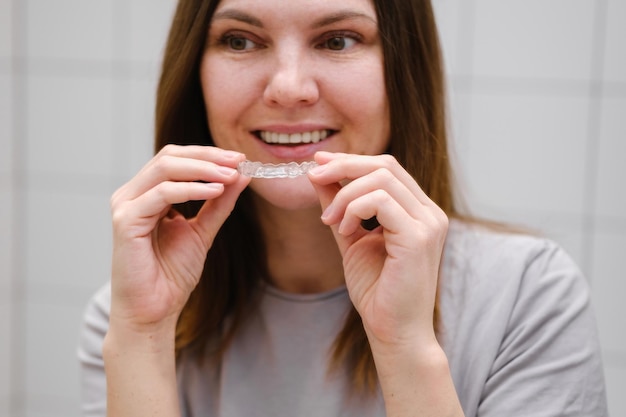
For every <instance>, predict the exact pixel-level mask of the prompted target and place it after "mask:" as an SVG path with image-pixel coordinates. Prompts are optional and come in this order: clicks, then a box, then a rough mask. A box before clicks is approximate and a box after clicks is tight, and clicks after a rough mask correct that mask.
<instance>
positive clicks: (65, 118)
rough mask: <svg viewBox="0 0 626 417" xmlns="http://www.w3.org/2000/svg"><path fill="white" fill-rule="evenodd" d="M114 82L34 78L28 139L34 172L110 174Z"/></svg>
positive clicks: (86, 78)
mask: <svg viewBox="0 0 626 417" xmlns="http://www.w3.org/2000/svg"><path fill="white" fill-rule="evenodd" d="M111 87H112V81H111V80H106V79H97V78H96V79H93V78H89V77H88V76H74V77H71V78H69V77H58V76H39V75H37V76H35V75H33V76H30V77H29V79H28V95H27V100H28V113H27V117H28V120H29V124H28V132H27V138H26V144H27V155H26V156H27V158H28V168H29V170H31V171H32V172H42V173H59V174H81V175H84V174H86V175H103V176H109V175H111V166H112V157H113V155H112V152H113V149H112V148H113V146H112V138H113V135H112V129H113V118H112V114H111V113H112V111H113V102H112V96H111Z"/></svg>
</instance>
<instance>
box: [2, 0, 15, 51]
mask: <svg viewBox="0 0 626 417" xmlns="http://www.w3.org/2000/svg"><path fill="white" fill-rule="evenodd" d="M12 3H13V2H12V0H0V10H1V11H2V12H1V13H0V59H2V58H6V57H10V56H11V51H12V48H11V42H12V41H13V36H12V31H13V25H12V21H13V20H12V19H11V17H12V14H13V4H12Z"/></svg>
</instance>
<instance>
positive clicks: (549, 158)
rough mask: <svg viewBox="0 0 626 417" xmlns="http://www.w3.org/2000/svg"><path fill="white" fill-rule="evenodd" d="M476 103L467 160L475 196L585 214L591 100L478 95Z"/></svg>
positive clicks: (486, 200) (487, 201)
mask: <svg viewBox="0 0 626 417" xmlns="http://www.w3.org/2000/svg"><path fill="white" fill-rule="evenodd" d="M471 106H472V107H471V110H470V111H471V127H470V129H469V132H468V134H469V143H470V145H469V146H470V148H469V152H468V153H467V154H466V155H465V158H466V163H467V169H468V171H467V175H468V181H469V186H470V192H471V195H472V196H473V197H472V200H476V201H480V202H481V203H483V204H488V205H491V206H495V207H499V208H503V209H511V210H537V209H538V210H541V211H548V212H565V213H573V214H582V210H583V207H582V203H583V195H582V193H583V191H584V190H583V188H582V186H581V185H582V184H583V183H584V180H583V178H584V175H585V171H584V165H585V150H586V146H585V145H586V139H587V137H586V133H587V123H586V121H587V117H586V115H587V100H585V99H583V98H572V97H551V96H520V95H515V94H501V95H486V94H480V93H476V94H474V96H473V100H472V102H471ZM564 155H567V158H564V157H563V156H564Z"/></svg>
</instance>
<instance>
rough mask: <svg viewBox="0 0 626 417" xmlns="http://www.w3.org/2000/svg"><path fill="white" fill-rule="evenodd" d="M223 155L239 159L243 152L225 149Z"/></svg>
mask: <svg viewBox="0 0 626 417" xmlns="http://www.w3.org/2000/svg"><path fill="white" fill-rule="evenodd" d="M222 155H223V156H224V157H225V158H227V159H239V158H240V157H241V152H235V151H229V150H225V151H224V152H223V154H222Z"/></svg>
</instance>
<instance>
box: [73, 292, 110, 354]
mask: <svg viewBox="0 0 626 417" xmlns="http://www.w3.org/2000/svg"><path fill="white" fill-rule="evenodd" d="M110 310H111V286H110V284H106V285H104V286H103V287H101V288H100V289H99V290H98V291H97V292H96V293H95V294H94V295H93V296H92V297H91V299H90V300H89V302H88V303H87V306H86V308H85V312H84V314H83V323H82V328H81V333H80V345H79V358H80V359H81V361H83V362H85V361H87V362H89V361H93V360H101V357H102V342H103V340H104V336H105V335H106V333H107V330H108V328H109V312H110Z"/></svg>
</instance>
